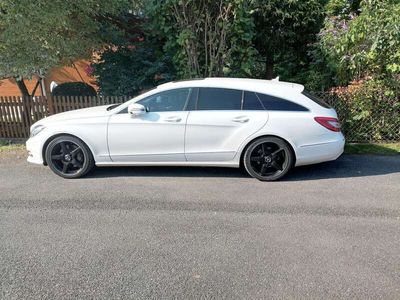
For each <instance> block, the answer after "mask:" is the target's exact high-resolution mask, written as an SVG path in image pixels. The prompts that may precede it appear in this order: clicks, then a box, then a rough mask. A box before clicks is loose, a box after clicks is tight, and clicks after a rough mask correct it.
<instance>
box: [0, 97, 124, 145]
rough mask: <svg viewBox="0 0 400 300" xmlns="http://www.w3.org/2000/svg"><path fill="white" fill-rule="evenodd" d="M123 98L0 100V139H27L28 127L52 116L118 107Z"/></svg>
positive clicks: (20, 98)
mask: <svg viewBox="0 0 400 300" xmlns="http://www.w3.org/2000/svg"><path fill="white" fill-rule="evenodd" d="M128 99H129V97H127V96H123V97H73V96H68V97H58V96H57V97H19V96H7V97H0V138H27V137H29V133H30V132H29V131H30V126H31V125H32V124H33V123H35V122H36V121H38V120H40V119H42V118H44V117H47V116H49V115H52V114H56V113H60V112H64V111H69V110H74V109H80V108H86V107H92V106H97V105H107V104H114V103H122V102H125V101H127V100H128Z"/></svg>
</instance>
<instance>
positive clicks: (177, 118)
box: [165, 116, 182, 122]
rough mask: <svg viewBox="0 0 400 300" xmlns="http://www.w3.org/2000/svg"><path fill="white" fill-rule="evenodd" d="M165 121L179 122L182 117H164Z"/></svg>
mask: <svg viewBox="0 0 400 300" xmlns="http://www.w3.org/2000/svg"><path fill="white" fill-rule="evenodd" d="M165 121H166V122H180V121H182V118H180V117H175V116H174V117H168V118H166V119H165Z"/></svg>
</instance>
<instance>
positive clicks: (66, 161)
mask: <svg viewBox="0 0 400 300" xmlns="http://www.w3.org/2000/svg"><path fill="white" fill-rule="evenodd" d="M45 156H46V162H47V164H48V166H49V167H50V169H51V170H52V171H53V172H54V173H56V174H57V175H59V176H61V177H64V178H78V177H82V176H84V175H85V174H87V173H88V172H89V171H90V170H92V169H93V167H94V159H93V155H92V153H91V152H90V149H89V148H88V146H86V144H85V143H83V142H82V141H81V140H80V139H78V138H76V137H73V136H69V135H63V136H59V137H57V138H55V139H54V140H52V141H51V142H50V143H49V144H48V146H47V148H46V153H45Z"/></svg>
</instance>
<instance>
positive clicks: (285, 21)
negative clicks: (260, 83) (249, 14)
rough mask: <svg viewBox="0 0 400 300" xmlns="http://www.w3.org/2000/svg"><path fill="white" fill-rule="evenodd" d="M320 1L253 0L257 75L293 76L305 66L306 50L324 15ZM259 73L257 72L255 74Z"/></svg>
mask: <svg viewBox="0 0 400 300" xmlns="http://www.w3.org/2000/svg"><path fill="white" fill-rule="evenodd" d="M324 2H325V1H321V0H308V1H301V0H254V1H253V6H254V14H253V16H254V22H255V28H256V30H255V32H256V35H255V38H254V44H255V48H256V49H257V51H258V53H259V55H260V59H259V61H260V62H261V63H262V65H260V64H259V65H258V66H257V67H258V71H257V70H256V71H255V73H256V76H259V77H263V78H266V79H272V78H273V77H274V76H276V75H280V76H282V77H284V78H285V79H292V78H293V77H294V76H295V75H297V74H301V73H302V72H301V70H302V69H304V68H305V67H307V66H308V64H309V60H310V59H309V57H308V55H307V51H308V50H310V49H309V44H311V43H312V42H314V41H315V39H316V34H317V33H318V32H319V30H320V28H321V26H322V22H323V18H324V4H325V3H324ZM257 73H258V74H257Z"/></svg>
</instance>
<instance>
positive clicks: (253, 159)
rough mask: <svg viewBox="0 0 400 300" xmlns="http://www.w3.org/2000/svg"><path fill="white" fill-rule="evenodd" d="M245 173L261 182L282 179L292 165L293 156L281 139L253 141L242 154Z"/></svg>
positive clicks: (266, 138) (271, 138)
mask: <svg viewBox="0 0 400 300" xmlns="http://www.w3.org/2000/svg"><path fill="white" fill-rule="evenodd" d="M243 160H244V166H245V168H246V171H247V172H248V173H249V174H250V175H251V176H252V177H254V178H257V179H259V180H262V181H273V180H277V179H280V178H282V177H283V176H285V175H286V173H287V172H288V171H289V170H290V169H291V168H292V166H293V164H294V154H293V151H292V149H291V148H290V146H289V145H288V144H287V143H286V142H285V141H284V140H282V139H279V138H276V137H265V138H260V139H258V140H255V141H253V142H252V143H251V144H250V145H249V146H248V147H247V149H246V152H245V154H244V158H243Z"/></svg>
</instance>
